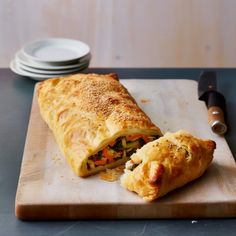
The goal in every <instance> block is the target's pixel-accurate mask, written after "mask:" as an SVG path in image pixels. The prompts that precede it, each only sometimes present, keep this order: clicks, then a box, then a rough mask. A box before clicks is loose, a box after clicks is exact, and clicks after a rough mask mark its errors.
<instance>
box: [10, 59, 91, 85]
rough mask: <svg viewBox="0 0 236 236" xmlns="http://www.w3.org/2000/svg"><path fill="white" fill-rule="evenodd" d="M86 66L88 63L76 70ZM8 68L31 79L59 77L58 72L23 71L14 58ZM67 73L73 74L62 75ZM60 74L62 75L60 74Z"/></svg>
mask: <svg viewBox="0 0 236 236" xmlns="http://www.w3.org/2000/svg"><path fill="white" fill-rule="evenodd" d="M87 67H88V64H86V65H85V66H84V68H80V70H78V71H76V72H79V71H81V70H83V69H85V68H87ZM10 69H11V70H12V71H13V72H15V73H16V74H18V75H21V76H26V77H30V78H31V79H33V80H37V81H40V80H45V79H48V78H53V77H60V75H58V74H54V75H44V74H36V73H32V72H28V71H25V70H23V69H22V68H21V67H20V66H19V65H18V64H17V63H16V61H15V60H12V61H11V63H10ZM69 74H74V73H73V72H72V73H68V74H63V76H65V75H69ZM61 76H62V75H61Z"/></svg>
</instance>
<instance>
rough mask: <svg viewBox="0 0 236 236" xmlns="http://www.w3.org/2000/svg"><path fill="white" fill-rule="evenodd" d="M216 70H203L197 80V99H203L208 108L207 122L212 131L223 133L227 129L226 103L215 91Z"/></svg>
mask: <svg viewBox="0 0 236 236" xmlns="http://www.w3.org/2000/svg"><path fill="white" fill-rule="evenodd" d="M216 77H217V76H216V72H214V71H204V72H202V73H201V75H200V78H199V81H198V99H199V100H201V101H205V103H206V106H207V109H208V122H209V124H210V126H211V129H212V131H213V132H214V133H216V134H219V135H223V134H224V133H225V132H226V131H227V126H226V123H225V115H226V103H225V98H224V96H223V95H222V94H221V93H220V92H218V91H217V79H216Z"/></svg>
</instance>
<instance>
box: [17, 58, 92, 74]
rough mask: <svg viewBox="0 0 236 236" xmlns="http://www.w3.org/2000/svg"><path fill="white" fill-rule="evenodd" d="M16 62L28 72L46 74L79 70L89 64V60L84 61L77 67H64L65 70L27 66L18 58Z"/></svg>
mask: <svg viewBox="0 0 236 236" xmlns="http://www.w3.org/2000/svg"><path fill="white" fill-rule="evenodd" d="M15 62H16V64H18V66H19V67H20V68H21V69H22V70H24V71H26V72H30V73H37V74H45V75H57V74H66V73H70V72H74V71H78V70H80V68H83V67H84V66H85V65H88V64H89V62H84V63H81V64H79V66H76V67H74V68H70V69H64V70H46V69H37V68H33V67H29V66H26V65H24V64H22V63H21V62H20V61H19V60H17V59H15Z"/></svg>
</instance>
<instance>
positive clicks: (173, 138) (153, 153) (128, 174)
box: [121, 131, 216, 201]
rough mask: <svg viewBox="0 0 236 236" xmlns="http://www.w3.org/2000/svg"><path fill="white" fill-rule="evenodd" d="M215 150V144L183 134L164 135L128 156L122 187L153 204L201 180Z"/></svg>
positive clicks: (182, 132) (181, 132)
mask: <svg viewBox="0 0 236 236" xmlns="http://www.w3.org/2000/svg"><path fill="white" fill-rule="evenodd" d="M215 148H216V144H215V142H214V141H212V140H202V139H199V138H196V137H193V136H192V135H191V134H189V133H187V132H185V131H178V132H176V133H166V134H165V135H164V136H163V137H161V138H159V139H158V140H155V141H153V142H149V143H148V144H146V145H144V146H143V147H142V148H141V149H139V150H138V151H137V152H136V153H134V154H133V155H132V156H131V160H130V161H128V162H127V163H126V168H125V173H124V174H123V176H122V177H121V185H122V186H123V187H124V188H127V189H128V190H130V191H133V192H136V193H137V194H138V195H139V196H141V197H142V198H143V199H145V200H148V201H152V200H154V199H156V198H158V197H161V196H163V195H165V194H166V193H168V192H170V191H172V190H173V189H176V188H178V187H181V186H183V185H185V184H187V183H188V182H190V181H192V180H194V179H196V178H198V177H200V176H201V175H202V174H203V173H204V172H205V170H206V169H207V167H208V166H209V164H210V163H211V161H212V158H213V152H214V149H215Z"/></svg>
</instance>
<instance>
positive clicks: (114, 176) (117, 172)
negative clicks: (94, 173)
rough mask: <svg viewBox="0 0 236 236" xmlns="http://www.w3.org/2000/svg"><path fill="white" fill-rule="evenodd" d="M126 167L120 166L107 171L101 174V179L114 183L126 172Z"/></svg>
mask: <svg viewBox="0 0 236 236" xmlns="http://www.w3.org/2000/svg"><path fill="white" fill-rule="evenodd" d="M124 168H125V165H121V166H118V167H116V168H114V169H106V170H105V171H102V172H100V173H99V178H100V179H102V180H105V181H108V182H114V181H117V180H118V179H119V177H120V176H121V175H122V174H123V172H124Z"/></svg>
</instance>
